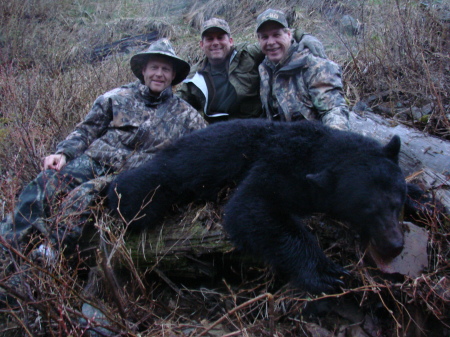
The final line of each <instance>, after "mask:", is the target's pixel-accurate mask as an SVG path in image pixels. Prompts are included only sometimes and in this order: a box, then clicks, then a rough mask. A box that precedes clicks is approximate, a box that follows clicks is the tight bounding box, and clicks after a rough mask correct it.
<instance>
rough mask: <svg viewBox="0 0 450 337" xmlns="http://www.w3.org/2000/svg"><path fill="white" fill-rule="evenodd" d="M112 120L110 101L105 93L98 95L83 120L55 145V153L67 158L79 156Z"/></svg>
mask: <svg viewBox="0 0 450 337" xmlns="http://www.w3.org/2000/svg"><path fill="white" fill-rule="evenodd" d="M111 120H112V109H111V102H110V100H109V98H108V96H106V95H102V96H100V97H98V98H97V99H96V100H95V102H94V105H93V107H92V109H91V110H90V111H89V113H88V114H87V115H86V117H85V119H84V121H82V122H81V123H79V124H78V125H77V126H76V128H75V130H74V131H72V132H71V133H70V134H69V135H68V136H67V137H66V139H65V140H63V141H62V142H60V143H59V144H58V145H57V147H56V153H63V154H65V155H66V157H67V159H68V160H72V159H73V158H76V157H78V156H80V155H81V154H82V153H83V152H84V151H85V150H86V149H87V148H88V146H89V145H90V144H91V143H92V142H93V141H94V140H95V139H97V138H99V137H100V136H101V135H102V134H103V133H104V132H105V131H106V129H107V128H108V125H109V124H110V122H111Z"/></svg>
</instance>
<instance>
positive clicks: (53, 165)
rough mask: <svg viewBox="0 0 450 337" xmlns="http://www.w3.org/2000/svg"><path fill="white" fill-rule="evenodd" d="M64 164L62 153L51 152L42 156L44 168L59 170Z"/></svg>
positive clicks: (64, 157)
mask: <svg viewBox="0 0 450 337" xmlns="http://www.w3.org/2000/svg"><path fill="white" fill-rule="evenodd" d="M64 165H66V156H65V155H64V154H51V155H50V156H47V157H45V158H44V170H48V169H52V170H56V171H59V170H61V169H62V168H63V166H64Z"/></svg>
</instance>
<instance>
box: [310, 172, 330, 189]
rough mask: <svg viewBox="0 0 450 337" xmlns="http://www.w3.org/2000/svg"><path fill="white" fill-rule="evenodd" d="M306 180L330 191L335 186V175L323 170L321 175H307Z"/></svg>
mask: <svg viewBox="0 0 450 337" xmlns="http://www.w3.org/2000/svg"><path fill="white" fill-rule="evenodd" d="M306 180H307V181H308V182H309V183H310V184H312V185H313V186H315V187H319V188H321V189H325V190H329V189H330V187H331V186H332V185H333V182H334V179H333V175H332V173H331V172H330V171H329V170H323V171H322V172H319V173H311V174H307V175H306Z"/></svg>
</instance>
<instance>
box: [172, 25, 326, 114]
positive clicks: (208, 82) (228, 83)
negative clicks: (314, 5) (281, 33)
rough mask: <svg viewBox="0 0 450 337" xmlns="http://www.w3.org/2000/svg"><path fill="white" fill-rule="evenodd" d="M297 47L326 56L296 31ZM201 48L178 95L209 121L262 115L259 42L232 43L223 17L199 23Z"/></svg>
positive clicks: (313, 40)
mask: <svg viewBox="0 0 450 337" xmlns="http://www.w3.org/2000/svg"><path fill="white" fill-rule="evenodd" d="M294 35H295V38H296V39H297V40H298V41H300V43H299V46H300V47H299V48H304V47H308V48H309V50H310V51H311V52H313V53H314V54H316V55H319V56H323V57H325V51H324V49H323V46H322V44H321V43H320V41H319V40H317V39H316V38H315V37H313V36H311V35H308V34H301V33H300V31H299V30H296V31H295V34H294ZM200 47H201V48H202V50H203V52H204V54H205V57H204V58H203V59H202V60H201V61H200V62H199V63H198V64H196V65H195V66H193V67H192V69H191V72H190V74H189V75H188V77H187V78H186V80H184V81H183V85H182V86H181V88H180V90H179V92H178V95H179V96H180V97H181V98H183V99H185V100H186V101H187V102H189V103H190V104H191V105H192V106H193V107H194V108H196V109H197V110H198V111H200V112H201V113H202V114H203V116H204V117H205V119H206V120H207V121H208V122H209V123H213V122H217V121H223V120H228V119H233V118H258V117H261V116H262V107H261V100H260V97H259V83H260V78H259V74H258V66H259V64H260V63H261V62H262V60H263V59H264V54H263V53H262V52H261V49H260V47H259V44H258V43H247V42H244V43H240V44H237V45H234V41H233V38H232V37H231V30H230V27H229V26H228V23H227V22H226V21H225V20H222V19H218V18H212V19H209V20H207V21H205V23H204V24H203V26H202V30H201V40H200Z"/></svg>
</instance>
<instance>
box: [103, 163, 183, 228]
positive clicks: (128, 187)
mask: <svg viewBox="0 0 450 337" xmlns="http://www.w3.org/2000/svg"><path fill="white" fill-rule="evenodd" d="M172 178H173V177H172V176H171V175H170V174H168V173H167V172H165V171H164V168H160V167H158V166H156V167H155V165H153V166H150V165H149V166H148V170H146V171H143V170H139V171H138V169H136V170H130V171H126V172H124V173H122V174H120V175H119V176H118V177H117V178H116V179H115V180H114V181H112V182H111V184H110V186H109V189H108V207H109V208H110V209H111V210H112V211H113V213H115V214H118V213H120V215H121V216H122V217H123V218H124V219H125V221H126V222H128V223H129V228H130V229H131V230H142V229H146V228H151V227H152V226H155V225H156V224H158V223H159V222H160V221H161V220H162V219H163V217H164V215H166V214H167V212H168V211H169V210H170V207H171V206H172V205H173V204H174V203H175V202H176V201H177V199H178V198H179V193H175V192H174V191H173V188H172V183H171V180H173V179H172Z"/></svg>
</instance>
